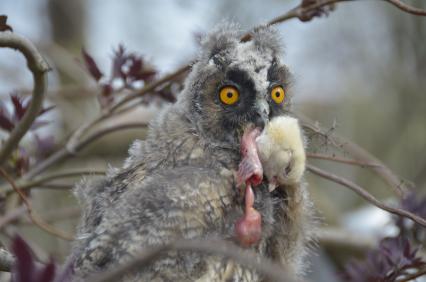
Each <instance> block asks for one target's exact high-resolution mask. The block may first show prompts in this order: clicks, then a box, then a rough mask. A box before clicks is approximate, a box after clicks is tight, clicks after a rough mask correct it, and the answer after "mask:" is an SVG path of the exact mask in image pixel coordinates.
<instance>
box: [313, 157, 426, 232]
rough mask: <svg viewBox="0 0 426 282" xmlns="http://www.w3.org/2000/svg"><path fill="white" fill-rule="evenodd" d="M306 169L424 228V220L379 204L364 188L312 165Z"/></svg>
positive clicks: (425, 223)
mask: <svg viewBox="0 0 426 282" xmlns="http://www.w3.org/2000/svg"><path fill="white" fill-rule="evenodd" d="M306 168H307V170H309V171H310V172H312V173H314V174H316V175H319V176H321V177H322V178H325V179H328V180H331V181H333V182H336V183H338V184H340V185H343V186H345V187H347V188H349V189H351V190H352V191H354V192H355V193H357V194H358V195H359V196H361V197H362V198H364V200H366V201H368V202H370V203H371V204H373V205H375V206H377V207H378V208H381V209H382V210H385V211H387V212H390V213H392V214H395V215H398V216H403V217H406V218H409V219H411V220H412V221H414V222H416V223H417V224H419V225H421V226H423V227H425V228H426V220H425V219H424V218H421V217H420V216H417V215H415V214H413V213H411V212H409V211H406V210H403V209H399V208H395V207H391V206H388V205H386V204H384V203H382V202H380V201H379V200H377V199H376V198H375V197H374V196H373V195H371V194H370V193H368V192H367V191H366V190H365V189H364V188H362V187H361V186H359V185H358V184H356V183H353V182H352V181H349V180H347V179H345V178H342V177H340V176H337V175H335V174H332V173H329V172H327V171H324V170H322V169H319V168H317V167H315V166H313V165H307V167H306Z"/></svg>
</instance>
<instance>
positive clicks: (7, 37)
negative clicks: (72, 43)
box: [0, 32, 49, 166]
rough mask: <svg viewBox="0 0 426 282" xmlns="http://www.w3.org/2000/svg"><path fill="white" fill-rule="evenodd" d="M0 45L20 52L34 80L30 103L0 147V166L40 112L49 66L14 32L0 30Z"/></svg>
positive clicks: (33, 48)
mask: <svg viewBox="0 0 426 282" xmlns="http://www.w3.org/2000/svg"><path fill="white" fill-rule="evenodd" d="M0 47H6V48H12V49H15V50H18V51H19V52H21V53H22V54H23V55H24V57H25V59H26V60H27V65H28V68H29V69H30V71H31V72H32V75H33V80H34V89H33V95H32V100H31V104H30V106H29V107H28V110H27V111H26V112H25V115H24V116H23V118H22V120H21V121H20V122H19V124H18V125H17V126H16V127H15V128H14V129H13V131H12V132H11V133H10V135H9V138H8V139H7V140H6V141H5V142H4V144H2V148H1V149H0V166H2V165H3V163H4V162H5V161H6V160H7V159H8V158H9V156H10V154H11V153H12V152H13V150H14V149H16V147H17V146H18V144H19V141H20V140H21V139H22V137H24V135H25V133H26V132H27V131H28V130H29V128H30V127H31V125H32V123H33V122H34V120H35V119H36V118H37V116H38V114H39V113H40V110H41V107H42V103H43V99H44V94H45V92H46V80H47V76H46V73H47V72H48V71H49V66H48V64H47V63H46V61H45V60H44V59H43V57H42V56H41V55H40V53H39V52H38V51H37V49H36V48H35V47H34V45H33V44H32V43H31V42H30V41H28V40H27V39H25V38H23V37H21V36H19V35H16V34H14V33H11V32H0Z"/></svg>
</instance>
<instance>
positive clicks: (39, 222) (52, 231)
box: [0, 168, 74, 241]
mask: <svg viewBox="0 0 426 282" xmlns="http://www.w3.org/2000/svg"><path fill="white" fill-rule="evenodd" d="M0 175H2V176H3V178H4V179H5V180H6V181H7V182H9V183H10V185H12V187H13V189H14V190H15V191H16V193H17V194H18V195H19V197H20V198H21V200H22V202H23V203H24V205H25V207H26V208H27V211H28V216H29V217H30V219H31V221H32V222H33V223H34V224H35V225H36V226H38V227H40V228H41V229H42V230H44V231H46V232H47V233H50V234H52V235H54V236H57V237H59V238H62V239H64V240H70V241H71V240H74V237H73V236H70V235H69V234H67V233H65V232H63V231H61V230H57V229H56V228H54V227H53V226H51V225H49V224H47V223H46V222H44V221H43V219H41V218H40V217H39V216H38V215H37V214H36V213H35V211H34V210H33V209H32V206H31V203H30V202H29V201H28V199H27V197H26V196H25V195H24V193H23V192H22V191H21V190H20V189H19V188H18V187H17V186H16V185H15V182H14V181H13V179H12V177H10V176H9V175H8V174H7V172H6V171H5V170H4V169H2V168H0Z"/></svg>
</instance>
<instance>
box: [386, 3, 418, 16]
mask: <svg viewBox="0 0 426 282" xmlns="http://www.w3.org/2000/svg"><path fill="white" fill-rule="evenodd" d="M383 1H386V2H388V3H391V4H392V5H394V6H396V7H397V8H398V9H400V10H403V11H405V12H407V13H410V14H413V15H416V16H426V10H423V9H419V8H415V7H412V6H410V5H407V4H405V3H403V2H401V1H399V0H383Z"/></svg>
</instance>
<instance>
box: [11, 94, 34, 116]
mask: <svg viewBox="0 0 426 282" xmlns="http://www.w3.org/2000/svg"><path fill="white" fill-rule="evenodd" d="M10 100H11V101H12V104H13V107H14V109H15V117H16V120H17V121H19V120H21V119H22V117H23V116H24V114H25V112H26V111H27V109H28V105H24V99H22V98H21V97H19V96H18V95H17V94H11V95H10ZM28 104H29V103H28Z"/></svg>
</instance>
